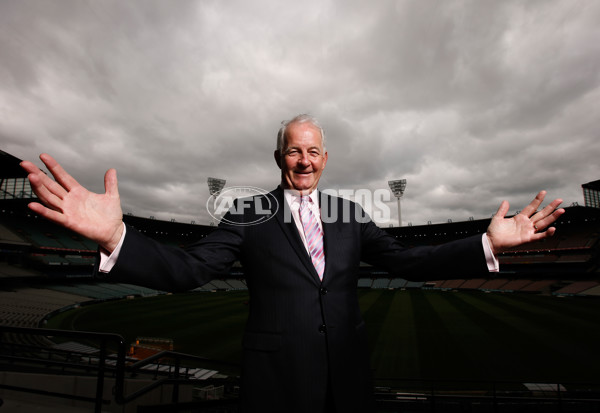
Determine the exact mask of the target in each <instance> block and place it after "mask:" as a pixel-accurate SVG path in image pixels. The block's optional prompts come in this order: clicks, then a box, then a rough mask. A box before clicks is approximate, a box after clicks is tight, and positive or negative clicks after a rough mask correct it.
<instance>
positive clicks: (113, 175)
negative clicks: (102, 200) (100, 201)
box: [104, 169, 119, 198]
mask: <svg viewBox="0 0 600 413" xmlns="http://www.w3.org/2000/svg"><path fill="white" fill-rule="evenodd" d="M104 190H105V191H106V194H107V195H108V196H110V197H111V198H118V197H119V183H118V181H117V171H116V170H115V169H109V170H108V171H106V173H105V174H104Z"/></svg>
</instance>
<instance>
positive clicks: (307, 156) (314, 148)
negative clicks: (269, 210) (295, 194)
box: [275, 122, 327, 194]
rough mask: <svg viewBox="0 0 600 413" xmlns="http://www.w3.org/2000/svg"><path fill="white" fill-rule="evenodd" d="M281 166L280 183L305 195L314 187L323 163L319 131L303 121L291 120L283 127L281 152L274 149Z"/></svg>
mask: <svg viewBox="0 0 600 413" xmlns="http://www.w3.org/2000/svg"><path fill="white" fill-rule="evenodd" d="M275 160H276V161H277V165H278V166H279V168H280V169H281V186H282V187H283V188H284V189H295V190H297V191H300V193H302V194H309V193H311V192H312V191H313V190H314V189H316V188H317V185H318V183H319V179H320V178H321V173H323V169H325V164H326V163H327V152H325V151H324V148H323V144H322V140H321V130H320V129H319V128H317V127H316V126H314V125H312V124H310V123H308V122H305V123H291V124H289V125H288V126H287V127H286V129H285V137H284V146H283V153H279V151H278V150H276V151H275Z"/></svg>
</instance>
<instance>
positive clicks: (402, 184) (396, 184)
mask: <svg viewBox="0 0 600 413" xmlns="http://www.w3.org/2000/svg"><path fill="white" fill-rule="evenodd" d="M388 184H389V186H390V190H391V191H392V193H393V194H394V196H395V197H396V198H397V199H398V226H399V227H401V226H402V208H401V206H400V198H402V195H404V190H405V189H406V179H396V180H394V181H388Z"/></svg>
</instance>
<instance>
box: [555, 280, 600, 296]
mask: <svg viewBox="0 0 600 413" xmlns="http://www.w3.org/2000/svg"><path fill="white" fill-rule="evenodd" d="M598 284H600V283H598V282H597V281H577V282H574V283H571V284H569V285H567V286H565V287H563V288H561V289H559V290H556V291H554V293H553V294H554V295H575V294H584V293H585V291H586V290H589V289H591V288H593V287H596V286H598Z"/></svg>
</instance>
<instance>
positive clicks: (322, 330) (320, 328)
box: [319, 324, 327, 334]
mask: <svg viewBox="0 0 600 413" xmlns="http://www.w3.org/2000/svg"><path fill="white" fill-rule="evenodd" d="M326 332H327V326H326V325H325V324H321V325H320V326H319V333H321V334H325V333H326Z"/></svg>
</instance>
